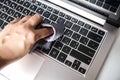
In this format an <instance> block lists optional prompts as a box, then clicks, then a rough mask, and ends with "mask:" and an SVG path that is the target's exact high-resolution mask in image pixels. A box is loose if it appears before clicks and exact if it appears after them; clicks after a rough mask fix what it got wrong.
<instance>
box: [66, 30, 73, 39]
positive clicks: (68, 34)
mask: <svg viewBox="0 0 120 80" xmlns="http://www.w3.org/2000/svg"><path fill="white" fill-rule="evenodd" d="M72 34H73V31H71V30H69V29H66V30H65V32H64V35H66V36H68V37H71V35H72Z"/></svg>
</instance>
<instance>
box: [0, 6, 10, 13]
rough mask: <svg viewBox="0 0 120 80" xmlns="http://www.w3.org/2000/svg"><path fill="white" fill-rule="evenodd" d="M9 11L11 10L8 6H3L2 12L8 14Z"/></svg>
mask: <svg viewBox="0 0 120 80" xmlns="http://www.w3.org/2000/svg"><path fill="white" fill-rule="evenodd" d="M8 9H9V8H8V7H7V6H2V8H1V11H4V12H7V11H8Z"/></svg>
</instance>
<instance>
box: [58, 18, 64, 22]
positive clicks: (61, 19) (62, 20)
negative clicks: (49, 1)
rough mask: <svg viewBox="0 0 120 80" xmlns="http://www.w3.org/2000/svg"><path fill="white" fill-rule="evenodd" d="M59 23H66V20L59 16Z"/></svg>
mask: <svg viewBox="0 0 120 80" xmlns="http://www.w3.org/2000/svg"><path fill="white" fill-rule="evenodd" d="M57 22H58V23H64V22H65V19H63V18H61V17H59V18H58V20H57Z"/></svg>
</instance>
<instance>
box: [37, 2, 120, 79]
mask: <svg viewBox="0 0 120 80" xmlns="http://www.w3.org/2000/svg"><path fill="white" fill-rule="evenodd" d="M39 1H40V2H43V3H44V4H47V5H49V6H51V7H54V8H55V9H58V10H59V11H62V12H64V13H66V14H69V15H71V16H73V17H75V18H77V19H80V20H82V21H85V22H88V23H89V24H92V25H94V26H95V27H98V28H100V29H102V30H104V31H106V33H107V34H106V36H105V38H104V41H103V42H102V44H101V47H100V48H99V50H98V52H97V54H96V56H95V58H94V60H93V61H92V63H91V65H90V67H89V69H88V71H87V72H86V74H85V75H82V74H80V73H78V72H76V71H74V70H72V69H71V68H69V67H67V66H65V65H62V63H59V62H58V61H56V60H54V59H52V58H50V57H48V56H46V55H44V54H43V55H41V53H40V51H36V53H37V54H38V55H40V56H41V57H43V58H44V59H45V62H44V63H43V65H42V67H41V69H40V71H39V73H38V74H37V76H36V78H35V80H96V79H97V76H98V73H99V72H100V69H101V68H102V66H103V63H104V61H105V59H106V57H107V55H108V54H109V50H110V48H111V46H112V44H113V43H114V40H115V38H116V37H117V33H118V28H117V27H116V26H119V25H118V24H117V23H116V22H114V21H117V20H118V18H119V17H120V14H119V13H120V6H119V8H118V11H117V12H116V13H113V12H111V11H108V10H105V9H103V8H101V7H98V6H96V5H93V4H91V3H89V2H87V1H85V0H72V1H76V2H79V3H81V4H83V5H86V4H87V6H88V7H91V8H93V9H96V10H98V11H100V12H103V13H105V15H101V14H100V13H97V12H95V11H92V10H90V9H88V8H85V7H83V6H80V5H77V4H75V3H73V2H71V0H46V1H44V0H43V1H42V0H39ZM71 59H72V58H71ZM81 65H82V66H84V67H86V65H85V64H81Z"/></svg>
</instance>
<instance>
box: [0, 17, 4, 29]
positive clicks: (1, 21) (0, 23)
mask: <svg viewBox="0 0 120 80" xmlns="http://www.w3.org/2000/svg"><path fill="white" fill-rule="evenodd" d="M3 23H4V21H3V20H1V19H0V27H1V25H2V24H3Z"/></svg>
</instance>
